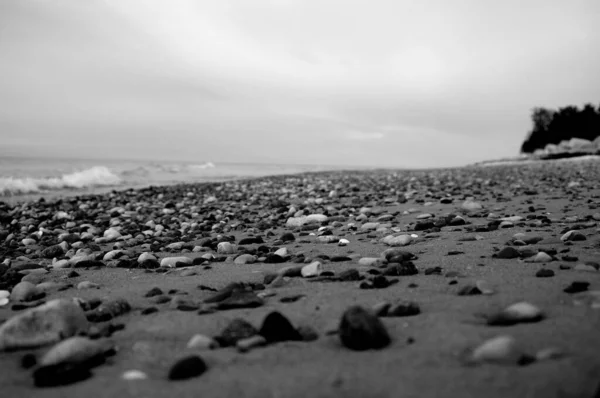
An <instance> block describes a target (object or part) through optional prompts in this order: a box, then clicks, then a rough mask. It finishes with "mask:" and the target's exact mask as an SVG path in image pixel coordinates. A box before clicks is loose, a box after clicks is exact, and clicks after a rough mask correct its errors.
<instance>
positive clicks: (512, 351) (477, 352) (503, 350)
mask: <svg viewBox="0 0 600 398" xmlns="http://www.w3.org/2000/svg"><path fill="white" fill-rule="evenodd" d="M523 356H524V352H523V350H522V349H521V348H520V347H519V346H518V345H517V342H516V340H515V339H514V338H513V337H512V336H498V337H494V338H492V339H490V340H487V341H485V342H484V343H483V344H481V345H480V346H478V347H476V348H475V349H474V350H473V351H472V352H471V355H470V356H469V358H468V360H469V362H475V363H482V362H489V363H496V364H503V365H516V364H518V363H519V361H520V360H521V358H523Z"/></svg>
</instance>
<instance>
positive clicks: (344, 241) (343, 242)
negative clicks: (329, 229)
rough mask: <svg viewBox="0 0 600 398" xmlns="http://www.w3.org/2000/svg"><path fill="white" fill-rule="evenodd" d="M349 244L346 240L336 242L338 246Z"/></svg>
mask: <svg viewBox="0 0 600 398" xmlns="http://www.w3.org/2000/svg"><path fill="white" fill-rule="evenodd" d="M349 243H350V241H349V240H348V239H344V238H342V239H340V240H339V242H338V246H347V245H348V244H349Z"/></svg>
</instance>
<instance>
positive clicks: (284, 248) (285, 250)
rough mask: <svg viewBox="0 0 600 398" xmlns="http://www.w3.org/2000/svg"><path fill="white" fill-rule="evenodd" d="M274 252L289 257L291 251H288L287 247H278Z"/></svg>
mask: <svg viewBox="0 0 600 398" xmlns="http://www.w3.org/2000/svg"><path fill="white" fill-rule="evenodd" d="M273 254H276V255H278V256H279V257H287V256H288V255H289V251H288V249H287V247H282V248H280V249H277V250H276V251H275V253H273Z"/></svg>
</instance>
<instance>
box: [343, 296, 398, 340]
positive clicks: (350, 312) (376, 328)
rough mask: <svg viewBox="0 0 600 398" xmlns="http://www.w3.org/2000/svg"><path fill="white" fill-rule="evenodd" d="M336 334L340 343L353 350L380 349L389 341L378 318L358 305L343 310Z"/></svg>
mask: <svg viewBox="0 0 600 398" xmlns="http://www.w3.org/2000/svg"><path fill="white" fill-rule="evenodd" d="M338 334H339V336H340V341H341V342H342V344H343V345H344V346H346V347H347V348H349V349H351V350H355V351H364V350H369V349H381V348H384V347H386V346H388V345H389V344H390V343H391V338H390V336H389V334H388V332H387V330H386V328H385V326H384V325H383V323H382V322H381V321H380V320H379V318H378V317H377V316H375V315H374V314H373V313H371V312H369V311H367V310H365V309H364V308H362V307H360V306H352V307H350V308H348V309H347V310H346V311H345V312H344V314H343V315H342V319H341V321H340V324H339V327H338Z"/></svg>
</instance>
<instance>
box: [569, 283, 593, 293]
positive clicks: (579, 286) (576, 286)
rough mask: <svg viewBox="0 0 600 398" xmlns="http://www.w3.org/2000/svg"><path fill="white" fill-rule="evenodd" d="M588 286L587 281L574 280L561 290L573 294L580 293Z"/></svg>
mask: <svg viewBox="0 0 600 398" xmlns="http://www.w3.org/2000/svg"><path fill="white" fill-rule="evenodd" d="M589 286H590V283H589V282H585V281H574V282H571V284H570V285H569V286H567V287H566V288H564V289H563V292H565V293H569V294H573V293H581V292H585V291H587V290H588V288H589Z"/></svg>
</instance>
